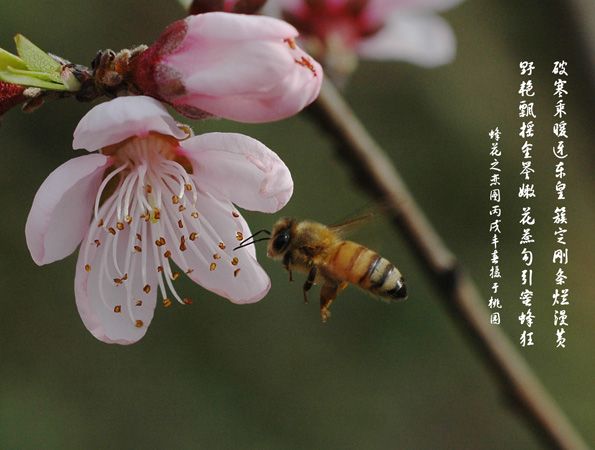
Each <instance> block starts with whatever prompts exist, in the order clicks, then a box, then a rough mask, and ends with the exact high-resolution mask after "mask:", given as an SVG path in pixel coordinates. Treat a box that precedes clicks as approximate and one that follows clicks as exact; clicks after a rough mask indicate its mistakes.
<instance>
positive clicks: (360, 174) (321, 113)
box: [310, 80, 588, 450]
mask: <svg viewBox="0 0 595 450" xmlns="http://www.w3.org/2000/svg"><path fill="white" fill-rule="evenodd" d="M310 111H312V112H313V113H314V114H315V115H316V119H317V123H318V124H319V125H320V126H321V127H323V128H324V129H325V130H326V131H328V132H330V134H331V136H332V137H333V138H334V139H335V140H336V141H337V144H338V146H339V153H340V155H341V157H343V158H344V159H345V160H346V162H347V164H349V165H350V166H351V167H352V168H353V171H354V180H357V181H358V182H359V184H360V185H361V187H363V188H364V190H366V191H367V192H368V193H369V194H371V196H372V197H373V198H374V199H375V200H379V201H380V202H381V203H382V204H383V205H386V212H387V214H388V215H389V217H390V219H391V220H392V222H393V223H394V225H396V226H397V227H398V228H399V229H400V230H401V232H402V233H404V234H405V237H406V240H407V242H409V243H411V245H412V246H413V248H414V251H415V254H416V255H417V256H418V258H419V260H420V261H421V263H422V264H423V266H424V268H425V269H426V271H427V273H428V275H429V277H430V278H431V279H432V281H433V282H434V283H435V284H436V287H437V288H438V289H439V291H440V292H442V294H443V296H442V297H441V298H442V300H443V301H444V304H445V306H446V309H447V310H448V311H449V312H450V313H451V315H452V316H453V318H454V319H455V321H456V322H457V324H458V325H459V326H460V327H461V329H462V330H463V331H464V332H465V334H466V335H467V336H468V338H469V340H470V342H471V343H472V344H473V345H475V347H476V350H478V351H479V353H480V355H481V356H482V357H483V358H484V361H485V362H486V363H487V364H488V366H489V367H490V369H491V370H492V371H493V372H494V374H495V375H496V376H497V378H498V380H499V382H500V383H501V384H502V389H503V391H504V393H505V394H506V395H508V396H509V398H510V400H511V403H512V404H513V405H514V406H516V407H517V408H518V410H519V411H520V413H521V414H522V415H523V416H524V417H525V418H526V419H527V420H528V421H529V423H531V425H532V426H533V427H534V430H535V432H536V434H537V435H538V436H539V437H540V438H542V439H544V440H545V441H546V443H547V444H549V445H550V446H551V447H552V448H561V449H573V450H576V449H587V448H588V447H587V444H586V443H585V442H584V440H583V439H582V437H581V436H580V435H579V434H578V432H577V431H576V430H575V429H574V428H573V426H572V424H571V423H570V422H569V420H568V419H567V417H566V416H565V414H564V413H563V412H562V411H561V410H560V408H559V407H558V405H557V404H556V403H555V402H554V400H553V399H552V398H551V397H550V395H549V394H548V393H547V392H546V390H545V389H544V387H543V386H542V384H541V382H540V381H539V379H538V378H537V377H536V376H535V374H534V373H533V372H532V370H531V369H530V368H529V366H528V365H527V363H526V362H525V361H524V359H523V358H522V356H521V355H520V354H519V352H518V351H517V350H516V349H515V347H514V346H513V344H512V343H511V342H510V340H509V339H508V338H507V336H506V335H505V334H504V333H503V332H502V331H501V329H500V328H499V327H497V326H494V325H490V323H489V316H490V314H489V311H488V309H487V307H486V306H485V304H486V302H485V301H484V300H482V298H481V295H480V294H479V291H478V289H477V287H476V285H475V284H474V282H473V281H472V280H471V278H470V276H469V275H468V273H467V272H466V271H465V270H463V268H462V267H461V265H460V264H459V262H458V261H457V259H456V257H455V256H454V255H453V254H452V253H451V252H450V251H449V250H448V248H447V247H446V245H445V244H444V242H443V241H442V239H441V238H440V236H438V234H437V233H436V231H435V230H434V228H433V227H432V225H431V224H430V222H429V221H428V219H427V218H426V217H425V215H424V213H423V212H422V210H421V208H420V207H419V206H418V205H417V203H416V202H415V199H414V198H413V196H412V195H411V193H410V192H409V190H408V189H407V186H406V185H405V183H404V181H403V179H402V178H401V176H400V175H399V173H398V172H397V170H396V169H395V167H394V165H393V164H392V162H391V161H390V159H389V158H388V157H387V155H386V154H385V152H384V151H383V150H382V149H381V148H380V146H379V145H378V144H377V143H376V142H375V141H374V140H373V138H372V137H371V136H370V135H369V133H368V132H367V131H366V129H365V128H364V126H363V125H362V124H361V122H360V121H359V120H358V119H357V117H356V116H355V114H354V113H353V111H352V110H351V109H350V107H349V106H348V105H347V103H346V102H345V101H344V99H343V98H342V96H341V94H340V93H339V92H338V91H337V89H336V88H335V87H334V86H333V84H332V83H331V82H330V81H328V80H324V82H323V85H322V89H321V91H320V95H319V97H318V99H317V101H316V102H315V103H314V104H313V106H312V107H311V108H310Z"/></svg>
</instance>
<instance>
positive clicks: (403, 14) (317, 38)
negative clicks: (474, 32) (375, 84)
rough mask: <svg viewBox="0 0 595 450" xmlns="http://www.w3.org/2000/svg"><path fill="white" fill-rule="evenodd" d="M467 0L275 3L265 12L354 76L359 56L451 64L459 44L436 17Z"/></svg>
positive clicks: (333, 66)
mask: <svg viewBox="0 0 595 450" xmlns="http://www.w3.org/2000/svg"><path fill="white" fill-rule="evenodd" d="M460 2H461V0H313V1H310V0H308V1H306V0H275V1H272V2H268V3H267V5H266V6H265V12H267V13H268V14H270V15H274V16H277V17H281V18H283V19H285V20H287V21H288V22H290V23H291V24H293V25H294V26H295V27H296V28H297V29H298V31H299V32H300V35H301V36H300V37H301V39H302V41H303V42H305V45H306V48H307V49H308V51H310V52H311V53H312V54H313V55H314V56H316V57H317V58H320V60H321V61H322V62H323V63H324V65H325V69H326V70H330V71H333V72H334V73H339V74H349V73H350V72H351V71H352V70H354V69H355V66H356V65H357V58H358V57H361V58H370V59H387V60H402V61H407V62H410V63H413V64H417V65H420V66H424V67H435V66H439V65H442V64H446V63H448V62H450V61H451V60H452V59H453V58H454V55H455V49H456V42H455V38H454V34H453V32H452V30H451V28H450V26H449V25H448V23H447V22H446V21H445V20H444V19H442V18H441V17H440V16H438V15H437V14H436V12H437V11H442V10H445V9H448V8H450V7H452V6H454V5H456V4H458V3H460Z"/></svg>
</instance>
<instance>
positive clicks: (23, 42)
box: [14, 34, 62, 84]
mask: <svg viewBox="0 0 595 450" xmlns="http://www.w3.org/2000/svg"><path fill="white" fill-rule="evenodd" d="M14 41H15V42H16V45H17V52H18V53H19V56H20V57H21V58H22V60H23V61H24V62H25V64H27V67H28V68H29V70H31V71H32V72H43V73H45V74H47V75H49V77H50V78H51V79H52V80H53V81H55V82H56V83H60V84H62V80H61V79H60V72H61V71H62V66H61V65H60V63H58V62H57V61H56V60H54V59H53V58H52V57H51V56H50V55H48V54H47V53H46V52H44V51H43V50H41V49H40V48H39V47H37V46H36V45H35V44H33V42H31V41H30V40H29V39H27V38H26V37H25V36H23V35H22V34H17V35H16V36H15V37H14Z"/></svg>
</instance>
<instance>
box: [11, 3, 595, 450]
mask: <svg viewBox="0 0 595 450" xmlns="http://www.w3.org/2000/svg"><path fill="white" fill-rule="evenodd" d="M577 4H578V3H574V2H564V1H559V2H558V1H545V2H542V1H537V0H535V1H525V2H516V1H512V0H507V1H504V0H500V1H473V0H470V1H467V2H465V3H463V4H461V5H460V6H459V7H457V8H456V9H453V10H451V11H448V12H446V13H444V14H443V16H444V17H446V18H447V19H448V21H449V23H450V24H451V25H452V27H453V29H454V31H455V33H456V36H457V43H458V56H457V59H456V61H455V62H454V63H453V64H451V65H449V66H445V67H441V68H438V69H434V70H426V69H421V68H417V67H413V66H410V65H407V64H402V63H388V62H365V63H362V64H361V66H360V68H359V70H358V71H357V72H356V73H355V75H354V76H353V78H352V80H351V82H350V84H349V85H348V86H347V88H346V91H345V95H346V98H347V100H348V101H349V103H350V104H351V105H352V106H353V108H354V110H355V111H356V112H357V113H358V115H359V116H360V118H361V119H362V121H363V122H364V124H365V125H366V126H367V127H368V129H369V130H370V132H371V133H372V134H373V135H374V137H375V138H376V139H377V140H378V141H379V143H380V144H381V145H382V146H383V147H384V148H385V149H386V150H387V152H388V153H389V154H390V157H391V158H392V160H393V161H394V162H395V164H396V165H397V166H398V168H399V170H400V171H401V172H402V173H403V174H404V178H405V180H406V181H407V182H408V184H409V186H410V188H411V190H412V192H413V194H414V196H415V197H416V199H417V200H418V202H419V203H420V205H421V206H422V207H423V208H424V210H425V212H426V213H427V215H428V217H429V218H430V219H431V221H432V222H433V224H434V225H435V227H436V228H437V230H438V231H439V233H440V234H441V235H442V237H443V238H444V240H445V241H446V243H447V244H448V246H449V247H450V248H451V249H452V250H453V251H454V252H455V253H456V254H457V256H458V257H459V258H460V259H461V261H462V263H463V264H464V265H465V266H466V267H467V268H469V270H470V272H471V274H472V276H473V278H474V279H475V281H476V282H477V283H478V285H479V287H480V289H481V291H482V293H483V295H484V296H485V297H486V304H487V298H488V296H489V294H490V285H491V283H490V280H489V278H488V270H489V267H490V250H491V248H490V245H489V240H490V235H489V232H488V226H489V222H490V220H491V218H490V216H489V214H488V212H489V207H490V205H491V203H490V201H489V199H488V191H489V171H488V167H489V161H490V160H491V158H490V157H489V156H488V151H489V146H490V141H489V137H488V132H489V130H490V129H492V128H494V127H496V126H498V127H499V128H500V130H501V131H503V140H502V141H501V144H500V147H501V149H502V150H503V153H504V154H503V156H502V157H501V158H500V159H501V164H502V167H503V195H504V200H503V202H502V209H503V212H504V216H503V220H504V223H503V234H502V242H501V244H500V246H499V249H500V252H501V258H502V264H501V266H502V269H503V279H502V281H501V285H502V289H501V295H500V298H501V299H502V301H503V303H504V308H503V310H502V321H503V323H502V325H501V327H502V329H503V330H504V331H505V332H506V333H507V334H508V335H509V336H510V338H511V339H512V340H513V342H514V345H515V346H516V347H517V348H518V349H519V351H520V352H521V353H522V354H523V355H524V357H525V358H526V359H527V361H528V363H529V365H530V366H531V367H532V369H533V370H534V371H535V372H536V374H537V375H538V376H539V378H540V379H541V381H542V382H543V384H544V385H545V387H546V388H547V390H548V391H549V392H550V393H551V394H552V396H553V398H554V399H555V400H556V401H557V402H558V403H559V405H560V406H561V408H562V409H563V410H564V411H565V412H566V413H567V414H568V416H569V418H570V420H571V421H572V422H573V423H574V424H575V425H576V427H577V429H578V430H579V431H580V432H581V433H582V434H583V436H584V437H585V439H587V441H588V442H589V443H590V444H591V445H593V444H595V434H594V432H593V430H595V414H594V406H593V405H594V404H595V390H594V388H593V373H594V369H595V352H593V337H594V333H593V323H594V320H595V314H594V313H595V302H594V301H593V300H594V298H593V292H594V289H593V267H595V259H594V256H593V255H594V252H595V246H594V240H593V231H594V223H595V214H594V212H595V208H594V202H593V200H594V192H595V190H594V181H593V167H595V164H594V159H595V157H594V153H593V151H592V150H593V141H594V137H595V127H594V126H593V125H594V121H593V104H594V102H593V100H594V99H595V96H594V95H593V92H594V91H593V80H594V79H593V72H592V69H593V67H594V62H593V60H592V59H590V56H589V53H588V52H587V50H586V49H585V46H584V44H585V40H584V39H586V38H585V37H586V36H588V34H581V30H582V31H590V32H591V33H593V30H594V29H595V24H594V23H592V22H591V23H590V22H589V16H588V15H585V13H584V12H583V13H581V14H579V15H578V16H577V15H576V14H574V12H576V11H577V10H576V9H575V7H576V5H577ZM588 4H589V2H585V3H584V5H585V6H586V7H588ZM2 5H3V8H2V10H3V12H2V15H1V16H0V46H1V47H3V48H5V49H7V50H9V51H13V50H14V46H13V41H12V38H13V36H14V35H15V34H16V33H22V34H24V35H26V36H27V37H28V38H30V39H31V40H32V41H33V42H35V43H36V44H37V45H39V46H41V47H42V48H43V49H45V50H48V51H50V52H53V53H56V54H59V55H60V56H62V57H64V58H67V59H70V60H72V61H75V62H79V63H83V64H87V63H89V62H90V61H91V59H92V58H93V57H94V55H95V52H96V51H97V50H99V49H105V48H113V49H116V50H118V49H121V48H126V47H130V46H132V45H135V44H140V43H147V44H149V43H151V42H153V41H154V40H155V39H156V38H157V36H158V35H159V33H160V31H161V30H162V29H163V28H164V27H165V26H166V25H167V24H169V23H171V22H172V21H174V20H177V19H178V18H181V17H182V16H183V11H182V9H181V8H180V7H179V6H178V5H177V3H176V2H175V0H160V1H157V0H154V1H141V0H134V1H126V2H121V1H118V0H97V1H93V2H91V1H80V0H60V1H57V0H21V1H20V2H19V3H18V5H15V3H14V2H8V1H7V0H2ZM8 6H10V12H8V11H9V9H8ZM591 8H592V7H591ZM591 17H592V16H591ZM591 36H592V34H591ZM591 44H593V43H592V42H591ZM591 57H592V55H591ZM560 59H563V60H566V61H567V62H568V73H569V77H568V84H567V90H568V91H569V95H568V96H567V98H566V103H567V109H568V115H567V118H566V121H567V122H568V124H569V126H568V134H569V139H568V144H567V149H568V150H569V154H570V157H569V158H568V159H567V160H566V169H567V173H568V177H567V184H568V187H567V190H566V196H567V199H568V200H567V201H566V202H565V203H566V205H567V208H568V216H569V225H568V230H569V231H568V235H567V237H568V239H567V240H568V246H569V248H570V263H569V264H568V267H567V271H566V273H567V275H568V277H569V278H568V286H569V287H570V300H571V305H570V306H569V307H567V311H568V315H569V319H568V322H569V327H568V328H567V333H566V338H567V341H566V348H565V349H556V348H555V331H554V330H555V329H554V325H553V307H552V306H551V294H552V292H553V289H554V287H555V286H554V284H553V274H554V273H555V268H554V266H553V265H552V264H551V262H550V261H551V255H552V251H553V249H554V247H555V245H554V244H555V241H554V237H553V234H552V233H553V225H552V223H551V216H552V215H553V208H554V206H555V205H554V203H555V202H554V201H553V198H554V193H553V186H554V184H555V178H554V163H555V162H554V160H553V157H552V154H551V153H550V151H551V150H550V148H551V145H552V134H551V124H552V123H553V118H552V117H551V114H553V111H554V103H555V99H554V98H553V97H552V95H551V94H552V92H553V84H552V83H553V75H552V74H551V73H550V72H551V68H552V66H553V62H554V61H556V60H560ZM521 60H530V61H534V63H535V65H536V67H537V71H536V75H534V76H533V77H532V78H533V81H534V84H535V91H536V93H537V95H536V97H535V98H536V103H537V106H536V112H537V115H538V118H537V119H536V123H537V127H538V128H537V137H536V138H534V139H533V142H534V144H535V146H534V148H535V150H534V160H533V161H534V167H535V168H536V175H535V177H534V180H535V184H536V187H537V189H538V197H537V198H536V199H534V200H533V201H532V203H531V204H533V205H534V208H533V210H534V212H535V218H536V220H537V225H536V226H535V227H534V235H535V239H536V243H535V244H534V247H533V248H534V250H535V258H536V261H535V263H534V268H535V274H536V280H535V289H534V290H535V301H534V305H535V306H534V308H533V311H534V313H535V316H536V319H535V325H534V326H533V331H534V333H535V334H534V336H535V337H534V339H535V343H536V344H535V346H533V347H531V348H521V347H520V345H519V344H518V339H519V336H520V333H521V331H522V329H523V328H522V327H521V326H520V324H519V322H518V319H517V317H518V315H519V314H520V313H521V311H522V310H523V309H522V308H521V305H520V301H519V300H518V295H519V292H520V291H521V286H520V270H521V260H520V251H521V247H520V245H519V244H518V240H519V238H520V225H519V224H518V218H519V212H520V206H521V204H522V203H521V202H520V200H519V199H518V198H517V191H518V186H519V184H520V183H521V180H520V176H519V175H518V172H519V171H520V160H521V154H520V151H519V148H520V144H519V142H520V138H518V136H517V134H518V126H519V123H520V119H519V117H518V103H519V96H518V94H517V90H518V86H519V82H520V76H519V69H518V64H519V61H521ZM90 107H91V105H88V104H76V102H74V101H73V100H65V101H60V102H57V101H55V102H50V103H47V104H46V105H44V106H43V107H42V108H41V109H40V110H38V111H36V112H35V113H33V114H30V115H23V114H21V113H20V112H19V111H18V109H15V110H12V111H10V112H9V113H8V114H6V115H5V116H4V117H3V118H2V130H1V132H0V184H1V189H0V205H1V206H2V210H1V211H2V214H0V229H2V233H1V234H0V254H1V257H0V286H1V287H2V299H1V300H0V317H1V318H2V322H3V325H2V327H1V328H0V447H1V448H3V449H4V448H5V449H26V448H88V449H93V448H114V449H115V448H118V449H119V448H247V449H255V448H258V449H268V448H271V449H272V448H288V449H291V448H296V449H298V448H299V449H302V448H327V449H335V448H337V449H339V448H340V449H350V448H351V449H363V448H399V449H437V448H457V449H478V448H481V449H509V448H515V449H516V448H518V449H521V448H522V449H536V448H542V445H543V444H542V442H541V441H539V440H538V439H537V438H536V436H535V435H534V434H533V432H532V431H531V430H530V429H529V428H528V427H527V425H526V423H525V422H524V421H523V419H521V418H520V417H519V416H518V415H517V413H516V412H515V410H514V408H513V407H512V406H511V405H510V403H509V402H508V401H507V399H506V398H505V397H504V395H503V393H502V391H501V389H500V387H499V386H498V385H497V384H496V383H495V379H494V377H493V376H492V374H491V373H490V372H489V371H488V370H487V369H486V367H485V366H484V365H483V364H482V359H481V355H480V354H478V353H477V351H476V350H475V347H473V346H472V345H470V343H469V341H468V340H467V338H466V336H464V335H463V334H462V333H461V332H460V330H459V329H458V328H457V327H456V326H455V324H454V322H453V321H452V320H451V318H450V316H449V315H448V314H447V312H446V309H445V307H444V303H443V300H442V299H441V298H440V295H439V294H438V292H437V291H436V290H435V289H434V287H433V286H432V284H431V283H430V281H429V278H428V277H427V275H426V274H425V273H424V272H423V270H422V268H421V265H420V263H419V261H418V260H417V259H416V257H415V255H414V254H413V253H412V251H411V248H410V246H409V245H408V243H407V242H405V241H404V239H403V237H402V236H400V235H399V233H397V232H395V231H394V230H393V229H392V228H391V227H390V226H389V225H388V223H387V222H385V221H383V220H380V221H379V223H376V224H374V225H372V226H371V227H370V228H369V229H367V230H365V231H364V232H362V233H361V235H360V236H359V238H360V240H361V241H362V242H364V243H365V244H367V245H369V246H371V247H373V248H374V249H376V250H378V251H379V252H380V253H381V254H382V255H384V256H386V257H387V258H388V259H389V260H391V261H392V262H394V263H395V264H396V265H397V266H398V267H399V268H400V269H401V271H402V272H403V273H404V275H405V277H406V279H407V282H408V285H409V291H410V297H409V299H408V300H407V301H405V302H403V303H399V304H390V305H387V304H385V303H382V302H379V301H377V300H375V299H373V298H372V297H370V296H369V295H366V294H362V293H361V292H360V291H358V290H357V289H355V288H350V289H347V290H346V291H345V292H344V293H343V294H342V295H341V297H340V299H339V300H338V301H337V302H336V303H335V304H333V307H332V308H331V310H332V312H333V316H332V317H331V319H329V321H328V322H327V323H326V324H324V325H323V324H321V322H320V317H319V312H318V307H317V305H316V303H317V302H316V301H312V302H311V303H310V304H308V305H304V304H303V302H302V299H301V298H302V297H301V282H302V281H303V278H298V280H297V282H296V283H294V284H289V282H288V277H287V274H286V273H285V272H284V271H283V269H282V267H281V265H280V264H278V263H275V262H272V261H269V260H267V259H266V258H265V255H264V246H262V247H259V249H258V253H259V255H260V257H261V262H262V265H263V266H264V267H265V269H266V270H267V271H268V273H269V274H270V276H271V278H272V283H273V287H272V289H271V291H270V293H269V294H268V296H267V297H266V298H265V299H263V300H262V301H261V302H259V303H257V304H254V305H249V306H242V307H240V306H236V305H233V304H231V303H230V302H228V301H226V300H223V299H221V298H218V297H217V296H215V295H213V294H211V293H209V292H205V291H200V292H198V290H199V289H200V288H198V287H196V286H195V285H193V284H191V283H188V282H187V281H186V280H184V281H181V280H179V281H178V284H177V289H178V292H181V293H184V292H186V295H188V296H191V297H192V298H194V299H195V303H194V305H193V306H191V307H189V306H186V307H183V306H181V305H178V304H175V305H173V306H172V307H171V308H168V309H164V308H162V307H160V306H158V308H157V311H156V314H155V318H154V321H153V323H152V324H151V327H150V330H149V332H148V333H147V335H146V336H145V337H144V338H143V339H142V340H141V341H140V342H138V343H137V344H134V345H132V346H126V347H122V346H117V345H107V344H104V343H102V342H99V341H97V340H96V339H95V338H93V337H92V336H91V334H90V333H88V332H87V330H86V329H85V328H84V326H83V324H82V322H81V320H80V318H79V316H78V313H77V310H76V306H75V302H74V294H73V278H74V264H75V261H76V259H75V258H76V256H75V255H73V256H71V257H69V258H67V259H66V260H63V261H60V262H57V263H54V264H51V265H49V266H44V267H38V266H36V265H35V264H34V263H33V261H32V260H31V258H30V256H29V253H28V250H27V247H26V243H25V236H24V226H25V221H26V218H27V214H28V211H29V208H30V206H31V203H32V200H33V197H34V195H35V192H36V191H37V189H38V187H39V186H40V184H41V183H42V182H43V180H44V179H45V178H46V176H47V175H48V174H49V173H50V172H51V171H52V170H54V169H55V168H56V167H57V166H58V165H60V164H62V163H63V162H64V161H66V160H68V159H69V158H72V157H73V156H75V153H74V152H73V151H72V146H71V144H72V132H73V130H74V128H75V126H76V124H77V122H78V120H79V119H80V118H81V117H82V115H83V114H84V113H85V112H86V111H88V109H89V108H90ZM186 122H188V121H186ZM192 126H193V128H194V130H195V132H196V133H202V132H206V131H215V130H216V131H236V132H243V133H245V134H248V135H250V136H252V137H255V138H257V139H259V140H261V141H262V142H263V143H265V144H266V145H268V146H269V147H270V148H272V149H273V150H275V151H276V152H277V153H278V154H279V155H280V156H281V157H282V158H283V159H284V161H285V162H286V163H287V165H288V166H289V168H290V169H291V171H292V174H293V177H294V181H295V193H294V196H293V199H292V200H291V202H290V203H289V204H288V205H287V207H286V208H285V209H284V210H282V211H281V213H279V214H277V215H275V216H268V215H264V214H254V213H246V217H247V218H248V220H249V221H250V223H251V226H252V228H253V229H255V230H256V229H260V228H263V227H266V228H270V227H271V224H272V223H273V222H274V221H275V220H276V219H278V218H279V217H281V216H282V215H294V216H296V217H300V218H310V219H315V220H319V221H321V222H325V223H333V222H336V221H338V220H340V219H341V218H343V217H344V216H346V215H349V214H350V213H353V212H355V211H357V210H359V209H360V208H366V207H369V206H371V205H373V200H372V199H370V198H368V197H367V196H366V195H365V194H364V193H362V192H360V191H359V190H358V189H357V187H355V186H354V185H353V183H352V182H351V172H350V169H349V168H347V167H346V166H345V165H344V164H343V163H342V162H341V160H340V158H339V157H338V156H337V154H336V153H335V151H334V148H333V145H332V142H331V141H329V139H328V137H327V136H326V135H325V134H324V133H323V132H322V131H321V130H320V129H319V128H318V127H317V126H316V124H314V123H312V121H311V120H310V119H309V117H308V115H307V114H302V115H300V116H299V117H294V118H291V119H288V120H285V121H282V122H279V123H274V124H261V125H242V124H236V123H231V122H226V121H209V122H206V123H194V124H192ZM317 293H318V292H317V289H316V288H315V289H314V291H313V294H312V296H313V299H315V298H316V296H317Z"/></svg>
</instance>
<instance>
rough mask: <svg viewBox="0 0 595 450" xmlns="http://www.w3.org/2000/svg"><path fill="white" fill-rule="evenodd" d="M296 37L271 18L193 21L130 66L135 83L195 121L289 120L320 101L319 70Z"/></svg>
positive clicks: (215, 16)
mask: <svg viewBox="0 0 595 450" xmlns="http://www.w3.org/2000/svg"><path fill="white" fill-rule="evenodd" d="M297 34H298V33H297V31H296V29H295V28H294V27H292V26H291V25H289V24H287V23H285V22H283V21H281V20H278V19H274V18H272V17H264V16H251V15H242V14H231V13H225V12H212V13H205V14H199V15H195V16H189V17H187V18H186V19H184V20H180V21H178V22H175V23H173V24H172V25H170V26H169V27H168V28H167V29H166V30H165V31H164V32H163V34H162V35H161V36H160V38H159V39H158V41H157V42H156V43H155V44H153V45H152V46H151V47H149V48H148V49H147V50H145V51H144V52H142V53H141V54H140V55H138V56H137V57H135V58H133V59H132V60H131V68H132V75H131V78H132V82H133V84H134V85H135V86H136V87H137V88H138V90H139V91H141V92H142V93H143V94H145V95H149V96H151V97H154V98H157V99H159V100H161V101H164V102H167V103H169V104H170V105H172V106H173V107H174V108H176V110H178V111H179V112H180V113H181V114H183V115H185V116H187V117H191V118H202V117H208V116H218V117H223V118H227V119H232V120H236V121H240V122H269V121H274V120H279V119H284V118H286V117H289V116H292V115H294V114H296V113H298V112H299V111H301V110H302V109H303V108H304V107H306V106H307V105H309V104H310V103H311V102H313V101H314V99H315V98H316V97H317V95H318V92H319V91H320V85H321V82H322V69H321V67H320V65H319V64H318V63H317V62H316V61H314V60H313V59H312V58H311V57H310V56H308V55H307V54H306V53H304V52H303V51H302V50H301V49H300V48H299V47H297V46H296V44H295V42H294V39H295V38H296V37H297Z"/></svg>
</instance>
